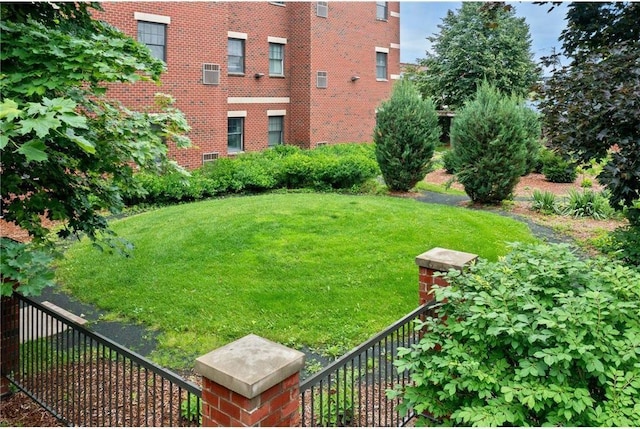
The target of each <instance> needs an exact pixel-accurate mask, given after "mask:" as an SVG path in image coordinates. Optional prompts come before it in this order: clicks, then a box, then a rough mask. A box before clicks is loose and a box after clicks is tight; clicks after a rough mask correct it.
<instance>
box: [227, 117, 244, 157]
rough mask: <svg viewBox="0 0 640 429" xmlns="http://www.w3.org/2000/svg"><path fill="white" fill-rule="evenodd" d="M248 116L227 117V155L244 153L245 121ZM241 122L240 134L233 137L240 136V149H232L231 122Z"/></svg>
mask: <svg viewBox="0 0 640 429" xmlns="http://www.w3.org/2000/svg"><path fill="white" fill-rule="evenodd" d="M228 113H232V112H228ZM245 117H246V115H244V116H240V115H238V116H235V115H234V116H229V115H227V153H240V152H243V151H244V120H245ZM232 120H234V121H238V120H239V121H240V132H239V133H233V135H240V148H239V149H238V148H235V147H234V148H231V147H230V146H229V137H230V136H231V133H230V132H229V125H230V124H231V121H232Z"/></svg>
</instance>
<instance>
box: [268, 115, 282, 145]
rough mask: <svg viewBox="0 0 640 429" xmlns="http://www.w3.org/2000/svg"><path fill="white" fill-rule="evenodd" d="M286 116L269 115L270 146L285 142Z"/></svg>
mask: <svg viewBox="0 0 640 429" xmlns="http://www.w3.org/2000/svg"><path fill="white" fill-rule="evenodd" d="M283 130H284V116H269V147H271V146H277V145H279V144H282V143H283V142H284V134H283Z"/></svg>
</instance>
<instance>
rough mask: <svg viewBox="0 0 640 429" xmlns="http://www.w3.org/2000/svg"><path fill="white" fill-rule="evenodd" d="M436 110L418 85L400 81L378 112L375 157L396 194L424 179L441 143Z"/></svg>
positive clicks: (386, 181)
mask: <svg viewBox="0 0 640 429" xmlns="http://www.w3.org/2000/svg"><path fill="white" fill-rule="evenodd" d="M440 132H441V131H440V126H439V125H438V115H437V113H436V108H435V105H434V104H433V102H432V101H431V100H430V99H426V100H425V99H422V96H421V95H420V93H419V92H418V90H417V89H416V88H415V87H414V85H413V84H412V83H411V82H410V81H408V80H406V79H402V80H400V81H398V82H397V83H396V84H395V86H394V88H393V93H392V94H391V98H390V99H389V100H387V101H384V102H383V103H382V104H381V105H380V107H379V108H378V113H377V115H376V126H375V128H374V131H373V140H374V143H375V154H376V159H377V160H378V165H379V166H380V171H381V172H382V177H383V178H384V181H385V183H386V184H387V186H388V187H389V189H390V190H392V191H408V190H409V189H411V188H413V187H414V186H415V185H416V183H418V182H419V181H420V180H422V179H424V176H425V175H426V174H427V169H428V164H429V161H430V160H431V157H432V156H433V152H434V150H435V148H436V145H437V144H438V142H439V139H440Z"/></svg>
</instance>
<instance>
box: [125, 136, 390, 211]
mask: <svg viewBox="0 0 640 429" xmlns="http://www.w3.org/2000/svg"><path fill="white" fill-rule="evenodd" d="M379 174H380V169H379V167H378V164H377V162H376V160H375V154H374V148H373V145H372V144H340V145H331V146H322V147H320V148H317V149H311V150H302V149H300V148H298V147H296V146H285V145H282V146H276V147H274V148H271V149H268V150H266V151H263V152H256V153H247V154H242V155H238V156H237V157H235V158H222V159H218V160H216V161H215V162H212V163H210V164H207V165H205V166H203V167H201V168H199V169H197V170H194V171H192V172H191V175H190V176H187V177H185V176H184V175H181V174H178V173H173V174H167V175H160V176H159V175H155V174H149V173H139V174H137V175H136V177H135V179H136V180H137V183H138V184H139V185H140V187H141V188H142V189H143V192H142V194H135V195H134V194H130V195H125V196H124V200H125V204H127V205H135V204H154V205H166V204H175V203H179V202H187V201H196V200H200V199H203V198H209V197H214V196H223V195H229V194H239V193H259V192H265V191H268V190H272V189H282V188H286V189H301V188H309V189H313V190H316V191H327V190H337V189H354V188H357V187H358V186H360V185H362V184H363V183H365V182H366V181H367V180H369V179H372V178H374V177H376V176H378V175H379Z"/></svg>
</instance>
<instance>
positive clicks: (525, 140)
mask: <svg viewBox="0 0 640 429" xmlns="http://www.w3.org/2000/svg"><path fill="white" fill-rule="evenodd" d="M525 109H526V108H525V107H524V106H523V105H522V103H520V102H519V101H518V100H517V99H516V98H515V97H513V96H510V97H508V96H505V95H503V94H501V93H500V92H499V91H498V90H497V89H496V88H495V87H493V86H491V85H490V84H488V83H487V82H485V83H483V84H482V85H481V86H480V87H479V88H478V90H477V92H476V97H475V98H474V99H473V100H471V101H468V102H467V103H466V104H465V106H464V107H463V108H462V109H460V110H459V111H458V113H457V115H456V118H455V121H453V124H452V126H451V148H452V149H451V150H452V151H453V155H452V160H455V162H454V164H455V169H456V176H457V179H458V181H459V182H460V183H461V184H462V185H463V186H464V190H465V192H466V193H467V195H469V198H471V200H472V201H473V202H476V203H483V204H495V203H500V202H501V201H502V200H505V199H508V198H511V196H512V194H513V190H514V188H515V186H516V185H517V184H518V181H519V180H520V176H522V174H523V173H524V172H525V171H526V168H527V160H528V159H529V152H528V144H529V141H530V140H531V134H532V132H531V129H530V127H528V125H527V121H528V120H529V119H530V117H529V114H525Z"/></svg>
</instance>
